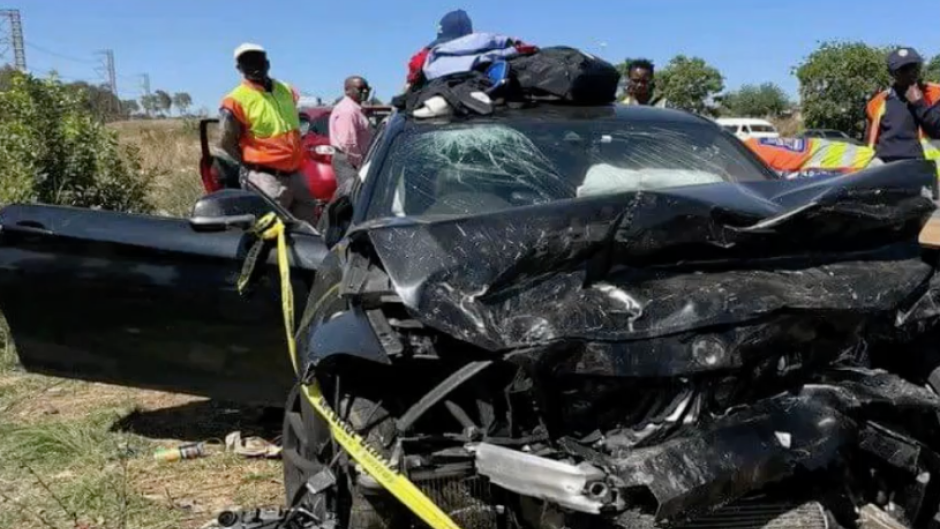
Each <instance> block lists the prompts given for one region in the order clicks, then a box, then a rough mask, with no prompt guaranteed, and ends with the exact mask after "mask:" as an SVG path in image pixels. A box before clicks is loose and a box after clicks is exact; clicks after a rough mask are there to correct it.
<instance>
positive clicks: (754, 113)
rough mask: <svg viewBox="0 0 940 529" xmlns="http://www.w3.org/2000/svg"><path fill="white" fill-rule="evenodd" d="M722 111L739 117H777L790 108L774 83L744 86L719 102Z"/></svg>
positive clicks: (784, 96) (784, 94) (784, 95)
mask: <svg viewBox="0 0 940 529" xmlns="http://www.w3.org/2000/svg"><path fill="white" fill-rule="evenodd" d="M721 107H722V110H723V111H724V112H725V113H727V114H729V115H734V116H739V117H752V118H765V117H777V116H779V115H781V114H782V113H784V112H785V111H786V110H787V109H789V108H790V100H789V98H788V97H787V94H786V92H784V91H783V89H782V88H780V87H779V86H777V85H775V84H774V83H764V84H762V85H760V86H758V85H749V84H748V85H744V86H742V87H741V88H740V89H738V90H737V91H736V92H731V93H730V94H727V95H726V96H724V97H723V98H722V100H721Z"/></svg>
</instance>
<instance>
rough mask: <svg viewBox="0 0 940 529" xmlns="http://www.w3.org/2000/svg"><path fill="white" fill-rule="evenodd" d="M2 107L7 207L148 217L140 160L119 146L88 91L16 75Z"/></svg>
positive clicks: (0, 196) (1, 163) (0, 156)
mask: <svg viewBox="0 0 940 529" xmlns="http://www.w3.org/2000/svg"><path fill="white" fill-rule="evenodd" d="M0 108H3V109H4V111H3V112H0V167H3V170H4V176H3V178H2V179H0V204H9V203H12V202H33V201H37V202H42V203H48V204H62V205H70V206H79V207H92V208H101V209H111V210H120V211H133V212H144V211H149V209H150V206H149V204H148V203H147V201H146V193H147V185H148V181H147V179H146V177H145V175H143V174H142V172H141V170H140V163H139V157H138V156H136V154H135V153H133V152H129V151H127V150H126V149H124V148H121V147H120V146H119V144H118V142H117V137H116V136H115V133H114V132H113V131H110V130H108V129H107V128H106V127H105V125H104V124H103V123H101V121H100V120H99V119H97V117H96V116H95V115H94V113H93V112H94V111H93V109H91V108H89V107H88V105H87V99H86V94H85V93H84V92H83V91H81V90H75V89H74V88H73V87H69V86H67V85H63V84H62V83H60V82H58V81H56V80H55V79H54V78H52V79H37V78H35V77H32V76H31V75H27V74H21V73H19V72H16V73H14V74H11V75H9V76H8V77H7V78H6V79H5V89H4V90H0Z"/></svg>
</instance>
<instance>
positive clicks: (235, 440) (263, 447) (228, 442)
mask: <svg viewBox="0 0 940 529" xmlns="http://www.w3.org/2000/svg"><path fill="white" fill-rule="evenodd" d="M225 450H227V451H229V452H234V453H236V454H238V455H241V456H245V457H264V458H269V459H275V458H278V457H280V456H281V447H280V446H277V445H276V444H274V443H271V442H269V441H266V440H264V439H262V438H261V437H257V436H252V437H244V438H243V437H242V433H241V432H232V433H230V434H228V435H226V436H225Z"/></svg>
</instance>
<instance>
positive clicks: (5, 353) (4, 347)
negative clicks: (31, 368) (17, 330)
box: [0, 314, 17, 374]
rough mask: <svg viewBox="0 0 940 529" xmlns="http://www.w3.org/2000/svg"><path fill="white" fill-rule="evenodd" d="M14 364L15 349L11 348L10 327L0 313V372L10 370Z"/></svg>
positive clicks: (15, 360) (15, 361)
mask: <svg viewBox="0 0 940 529" xmlns="http://www.w3.org/2000/svg"><path fill="white" fill-rule="evenodd" d="M16 365H17V358H16V349H14V348H13V339H12V338H11V337H10V328H9V326H7V321H6V319H4V317H3V314H0V374H3V373H6V372H8V371H12V370H13V369H14V368H15V367H16Z"/></svg>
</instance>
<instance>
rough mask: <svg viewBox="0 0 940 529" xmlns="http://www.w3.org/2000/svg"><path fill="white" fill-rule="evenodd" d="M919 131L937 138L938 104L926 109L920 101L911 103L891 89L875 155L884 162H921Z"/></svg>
mask: <svg viewBox="0 0 940 529" xmlns="http://www.w3.org/2000/svg"><path fill="white" fill-rule="evenodd" d="M919 128H923V129H924V132H925V133H926V134H927V136H929V137H931V138H934V139H940V104H935V105H933V106H927V103H926V102H925V101H924V100H923V99H921V100H920V101H918V102H917V103H913V104H911V103H908V102H907V98H905V97H904V95H903V94H898V93H897V92H896V91H895V90H894V89H891V90H890V91H889V92H888V98H887V100H886V101H885V114H884V116H882V118H881V131H880V132H879V134H878V143H877V144H876V145H875V155H876V156H878V158H881V159H882V160H884V161H886V162H891V161H895V160H910V159H923V158H924V150H923V147H922V146H921V144H920V140H919V138H918V129H919Z"/></svg>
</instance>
